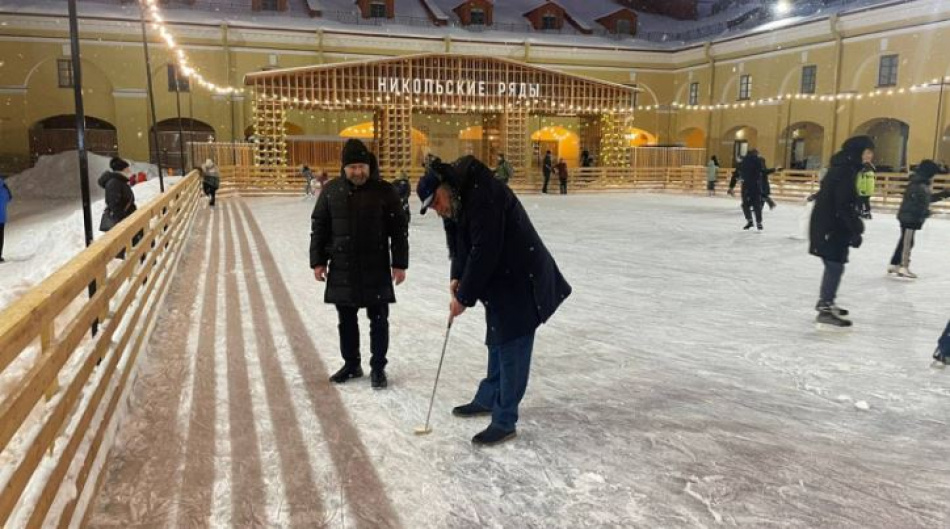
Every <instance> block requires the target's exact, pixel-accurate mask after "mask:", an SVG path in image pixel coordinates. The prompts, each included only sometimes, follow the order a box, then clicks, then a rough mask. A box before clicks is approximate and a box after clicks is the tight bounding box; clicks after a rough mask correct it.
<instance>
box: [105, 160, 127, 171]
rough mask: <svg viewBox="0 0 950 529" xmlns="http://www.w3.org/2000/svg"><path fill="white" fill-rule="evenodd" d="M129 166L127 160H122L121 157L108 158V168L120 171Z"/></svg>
mask: <svg viewBox="0 0 950 529" xmlns="http://www.w3.org/2000/svg"><path fill="white" fill-rule="evenodd" d="M128 168H129V162H127V161H125V160H123V159H122V158H113V159H111V160H109V169H112V170H113V171H115V172H117V173H121V172H122V171H125V170H126V169H128Z"/></svg>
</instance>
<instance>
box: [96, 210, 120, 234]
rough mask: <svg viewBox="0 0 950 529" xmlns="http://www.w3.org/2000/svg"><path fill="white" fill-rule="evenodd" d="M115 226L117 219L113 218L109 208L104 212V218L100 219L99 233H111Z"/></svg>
mask: <svg viewBox="0 0 950 529" xmlns="http://www.w3.org/2000/svg"><path fill="white" fill-rule="evenodd" d="M115 224H116V222H115V219H114V218H113V217H112V212H111V211H109V208H106V209H104V210H102V218H101V219H99V231H109V230H111V229H112V228H114V227H115Z"/></svg>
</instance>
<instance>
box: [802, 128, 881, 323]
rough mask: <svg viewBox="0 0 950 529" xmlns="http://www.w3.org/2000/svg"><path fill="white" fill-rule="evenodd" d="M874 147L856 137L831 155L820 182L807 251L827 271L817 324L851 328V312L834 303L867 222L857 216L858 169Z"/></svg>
mask: <svg viewBox="0 0 950 529" xmlns="http://www.w3.org/2000/svg"><path fill="white" fill-rule="evenodd" d="M868 150H871V151H873V150H874V142H873V141H871V138H870V137H868V136H855V137H853V138H850V139H848V140H847V141H845V142H844V144H843V145H842V146H841V150H840V151H839V152H838V153H837V154H835V155H834V156H832V157H831V167H830V168H829V169H828V173H827V174H826V175H825V177H824V179H822V181H821V187H820V188H819V190H818V197H817V198H816V199H815V207H814V209H813V210H812V214H811V225H810V227H809V246H808V251H809V253H811V254H812V255H815V256H818V257H820V258H821V260H822V263H824V266H825V271H824V275H823V276H822V278H821V289H820V294H819V297H818V303H816V304H815V310H817V311H818V316H817V318H816V319H815V321H816V322H817V323H820V324H828V325H834V326H837V327H850V326H851V320H849V319H846V318H845V316H847V315H848V311H847V310H844V309H842V308H841V307H839V306H838V305H837V304H835V298H836V297H837V295H838V286H839V285H840V284H841V277H842V276H843V275H844V265H845V264H846V263H847V262H848V253H849V251H850V248H852V247H853V248H860V247H861V243H862V241H863V239H862V234H863V233H864V223H863V222H861V218H860V217H859V216H858V210H857V207H856V206H857V203H858V189H857V185H856V184H857V178H858V171H860V170H861V167H862V165H863V163H862V162H861V160H862V157H863V155H864V153H865V151H868Z"/></svg>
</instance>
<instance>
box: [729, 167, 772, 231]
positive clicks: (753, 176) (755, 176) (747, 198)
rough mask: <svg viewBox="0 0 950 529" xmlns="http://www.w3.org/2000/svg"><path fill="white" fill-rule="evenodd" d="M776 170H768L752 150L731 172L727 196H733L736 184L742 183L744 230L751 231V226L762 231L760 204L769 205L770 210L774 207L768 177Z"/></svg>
mask: <svg viewBox="0 0 950 529" xmlns="http://www.w3.org/2000/svg"><path fill="white" fill-rule="evenodd" d="M776 170H777V169H768V168H767V167H766V166H765V160H764V159H763V158H761V157H760V156H759V151H757V150H755V149H752V150H751V151H749V152H748V154H746V155H745V157H744V158H742V161H740V162H739V165H738V166H737V167H736V170H735V171H734V172H733V175H732V180H730V182H729V194H730V195H731V194H733V189H734V188H735V186H736V182H737V181H739V180H741V181H742V214H743V215H745V220H746V224H745V226H744V227H743V228H742V229H744V230H748V229H751V228H752V227H753V226H755V227H756V228H758V229H759V230H762V204H763V201H765V202H768V203H769V207H770V208H774V207H775V202H773V201H772V199H771V197H769V194H770V191H771V189H770V186H769V180H768V176H769V175H770V174H772V173H774V172H775V171H776ZM753 213H754V214H755V224H753V223H752V219H753V217H752V216H753Z"/></svg>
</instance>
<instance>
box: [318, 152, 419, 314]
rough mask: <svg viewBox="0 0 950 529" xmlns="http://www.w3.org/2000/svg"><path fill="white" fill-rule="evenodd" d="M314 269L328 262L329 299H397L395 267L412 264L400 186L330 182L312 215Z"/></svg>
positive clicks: (374, 173) (373, 167)
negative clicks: (397, 190)
mask: <svg viewBox="0 0 950 529" xmlns="http://www.w3.org/2000/svg"><path fill="white" fill-rule="evenodd" d="M311 219H312V224H311V233H310V268H315V267H317V266H328V270H327V286H326V291H325V293H324V301H326V302H327V303H332V304H336V305H347V306H355V307H368V306H371V305H377V304H381V303H395V302H396V294H395V292H394V290H393V281H392V271H391V269H392V268H401V269H407V268H409V232H408V227H407V220H406V215H405V213H404V212H403V208H402V203H401V202H400V200H399V196H398V195H397V194H396V189H395V188H394V187H393V186H392V184H390V183H389V182H387V181H385V180H383V179H381V178H380V177H379V169H378V165H377V163H376V161H375V157H373V158H372V162H371V163H370V178H369V179H368V180H367V181H366V183H365V184H363V185H362V186H359V187H357V186H355V185H353V183H351V182H350V181H349V180H347V179H346V176H344V175H343V174H342V171H341V175H340V176H339V177H338V178H334V179H333V180H331V181H329V182H328V183H327V184H326V185H325V186H324V187H323V191H322V192H321V193H320V198H318V199H317V204H316V206H314V209H313V215H311Z"/></svg>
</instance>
